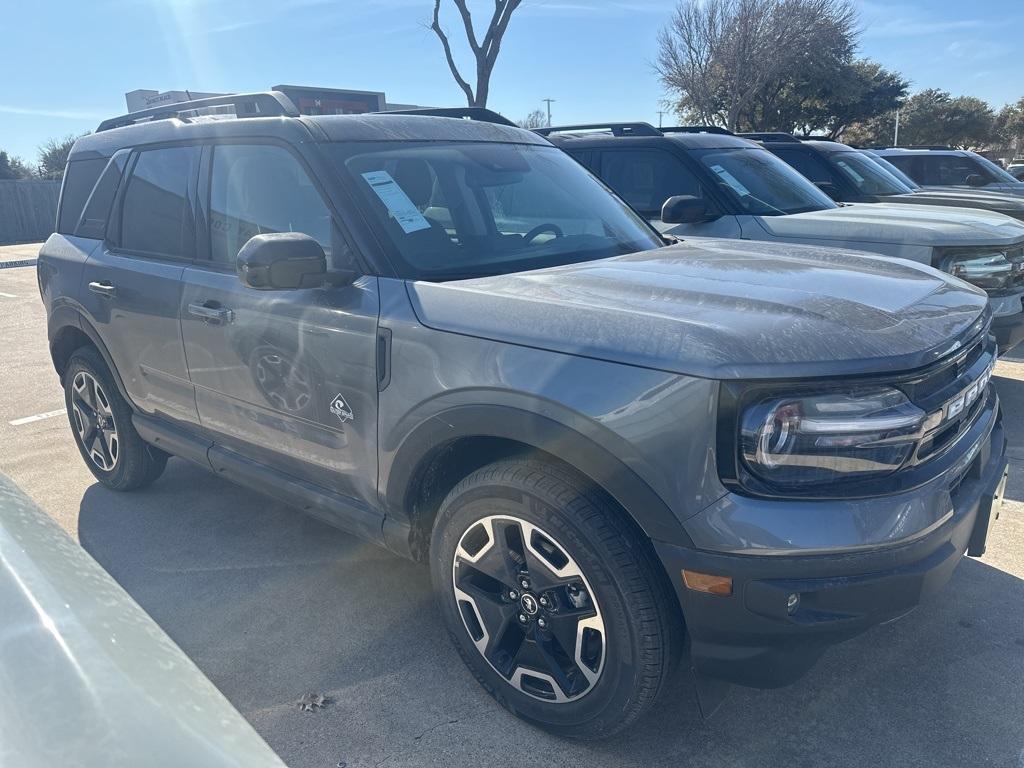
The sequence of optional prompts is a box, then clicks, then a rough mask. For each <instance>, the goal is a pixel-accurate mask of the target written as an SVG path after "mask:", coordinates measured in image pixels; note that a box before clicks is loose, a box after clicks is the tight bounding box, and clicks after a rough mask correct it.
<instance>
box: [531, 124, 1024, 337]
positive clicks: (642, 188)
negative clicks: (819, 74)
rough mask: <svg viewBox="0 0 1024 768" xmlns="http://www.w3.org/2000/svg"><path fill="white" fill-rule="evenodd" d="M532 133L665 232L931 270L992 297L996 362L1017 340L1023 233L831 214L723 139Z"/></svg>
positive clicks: (894, 214) (807, 189) (1023, 313)
mask: <svg viewBox="0 0 1024 768" xmlns="http://www.w3.org/2000/svg"><path fill="white" fill-rule="evenodd" d="M538 133H541V134H543V135H545V136H547V137H548V138H549V139H550V140H551V141H552V142H553V143H554V144H555V146H558V147H561V148H562V149H564V150H565V151H566V152H568V153H569V154H570V155H572V156H573V157H574V158H576V159H577V160H579V161H580V162H581V163H583V164H584V165H585V166H586V167H587V168H589V169H590V170H591V171H593V172H594V173H595V174H597V175H598V176H600V177H601V179H602V180H604V182H605V183H606V184H608V186H610V187H611V188H612V189H613V190H615V191H616V192H617V193H618V194H619V195H621V196H622V197H623V198H624V199H625V200H626V202H628V203H629V204H630V205H632V206H633V208H635V209H636V210H637V211H638V212H639V213H641V214H642V215H644V216H645V217H647V218H648V219H649V220H650V221H651V222H652V223H653V224H654V225H655V226H656V227H657V228H658V229H659V230H661V231H662V232H666V233H669V234H672V235H685V236H693V235H699V236H704V237H728V238H736V239H742V240H762V241H772V242H786V243H802V244H808V245H821V246H831V247H836V248H855V249H858V250H862V251H870V252H872V253H878V254H882V255H884V256H890V257H892V256H895V257H898V258H903V259H910V260H912V261H918V262H921V263H922V264H930V265H932V266H934V267H938V268H939V269H942V270H945V271H947V272H950V273H952V274H954V275H956V276H957V277H960V278H962V279H964V280H967V281H968V282H972V283H974V284H975V285H977V286H978V287H980V288H983V289H985V290H986V291H987V292H988V295H989V298H990V300H991V303H992V311H993V315H994V318H995V319H994V323H993V332H994V333H995V334H996V338H997V339H998V341H999V348H1000V350H1001V351H1003V352H1005V351H1007V350H1009V349H1011V348H1013V347H1014V346H1016V345H1017V344H1018V343H1020V341H1021V340H1022V339H1024V305H1022V303H1021V298H1022V296H1024V222H1020V221H1016V220H1014V219H1011V218H1009V217H1007V216H1003V215H1002V214H999V213H992V212H989V211H982V210H976V209H967V208H939V207H936V206H916V205H915V206H912V205H895V204H888V203H874V204H871V205H863V204H854V205H848V204H840V203H836V202H834V201H833V200H832V199H831V198H830V197H829V196H828V195H827V194H826V193H825V192H823V191H822V190H821V189H819V188H818V187H816V186H815V185H814V184H812V183H811V182H810V181H808V179H807V178H805V177H804V176H803V175H801V174H800V173H798V172H797V171H796V170H794V169H793V168H792V167H790V166H789V165H787V164H786V163H785V162H783V161H781V160H780V159H779V158H777V157H775V155H773V154H772V153H771V152H769V151H767V150H766V149H764V147H762V146H761V145H760V144H757V143H755V142H753V141H749V140H747V139H744V138H740V137H738V136H735V135H733V134H732V133H730V132H729V131H727V130H725V129H722V128H713V127H708V126H695V127H678V128H661V129H658V128H654V127H653V126H651V125H648V124H647V123H615V124H611V125H609V124H595V125H582V126H561V127H555V128H542V129H539V130H538ZM670 197H671V198H674V199H673V201H672V203H671V205H666V204H665V203H666V200H668V198H670Z"/></svg>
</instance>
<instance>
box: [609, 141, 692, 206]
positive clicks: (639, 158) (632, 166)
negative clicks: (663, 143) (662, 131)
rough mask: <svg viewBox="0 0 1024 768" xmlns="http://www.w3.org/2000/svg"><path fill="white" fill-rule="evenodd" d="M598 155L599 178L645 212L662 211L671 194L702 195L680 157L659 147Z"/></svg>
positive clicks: (615, 151) (621, 150)
mask: <svg viewBox="0 0 1024 768" xmlns="http://www.w3.org/2000/svg"><path fill="white" fill-rule="evenodd" d="M601 154H602V158H601V178H602V179H604V181H605V183H606V184H607V185H608V186H609V187H611V188H612V189H614V190H615V191H616V192H617V193H618V194H619V196H620V197H622V198H623V199H624V200H625V201H626V202H627V203H629V204H630V205H631V206H633V207H634V208H636V210H638V211H639V212H640V213H642V214H644V215H646V216H659V215H661V206H662V205H664V203H665V201H666V200H668V199H669V198H670V197H672V196H673V195H693V196H694V197H704V189H703V187H701V184H700V181H698V179H697V177H696V176H695V175H694V174H693V173H692V172H691V171H690V169H689V168H687V167H686V166H685V165H684V164H683V161H682V160H680V159H679V158H678V157H676V156H675V155H673V154H670V153H668V152H663V151H661V150H659V149H613V150H607V151H605V152H603V153H601Z"/></svg>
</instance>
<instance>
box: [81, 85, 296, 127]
mask: <svg viewBox="0 0 1024 768" xmlns="http://www.w3.org/2000/svg"><path fill="white" fill-rule="evenodd" d="M230 106H233V107H234V108H235V114H236V115H237V116H238V117H281V116H284V117H298V116H299V110H297V109H296V108H295V105H294V104H293V103H292V101H291V99H289V98H288V97H287V96H285V95H284V94H283V93H280V92H279V91H264V92H261V93H232V94H229V95H227V96H211V97H210V98H207V99H195V100H194V101H181V102H178V103H176V104H161V105H160V106H159V107H150V108H149V109H140V110H139V111H138V112H129V113H128V114H127V115H120V116H119V117H111V118H109V119H107V120H104V121H103V122H102V123H100V124H99V127H98V128H97V129H96V132H97V133H99V132H101V131H109V130H110V129H111V128H122V127H124V126H126V125H134V124H135V123H140V122H143V121H153V120H167V119H169V118H173V117H181V116H182V115H183V114H184V113H186V112H192V111H195V110H199V109H207V108H210V107H230Z"/></svg>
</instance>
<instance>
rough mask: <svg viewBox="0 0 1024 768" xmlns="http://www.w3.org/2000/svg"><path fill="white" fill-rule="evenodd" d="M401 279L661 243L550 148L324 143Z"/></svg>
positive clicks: (512, 267)
mask: <svg viewBox="0 0 1024 768" xmlns="http://www.w3.org/2000/svg"><path fill="white" fill-rule="evenodd" d="M334 146H335V149H334V151H335V152H336V156H337V157H338V165H339V168H340V170H341V171H342V173H344V174H345V175H346V176H347V177H348V179H349V180H350V183H351V184H352V185H354V186H355V188H357V189H358V190H359V192H360V194H361V202H362V205H363V207H364V209H365V211H366V212H367V218H369V219H371V221H372V222H373V223H374V224H375V225H376V227H377V229H378V232H379V233H380V236H381V239H382V240H384V241H385V242H388V243H390V245H391V246H392V252H393V255H394V257H395V258H396V259H397V262H398V264H397V266H399V268H400V271H401V273H402V276H403V277H421V278H426V279H434V280H444V279H456V278H460V277H471V276H477V275H494V274H505V273H508V272H516V271H520V270H524V269H540V268H542V267H548V266H555V265H558V264H572V263H576V262H582V261H591V260H594V259H600V258H606V257H609V256H618V255H621V254H625V253H633V252H636V251H643V250H649V249H651V248H658V247H660V246H661V245H663V244H664V243H663V242H662V240H661V239H660V238H659V237H658V235H657V233H656V232H654V231H653V230H652V229H651V228H650V227H649V226H648V225H647V224H646V223H645V222H644V221H643V220H642V219H640V218H639V217H637V216H636V215H635V214H634V213H633V212H632V211H630V210H629V209H628V208H627V207H626V206H624V205H623V204H622V202H621V201H620V200H618V199H617V198H616V197H615V196H614V195H612V194H609V192H608V191H607V190H606V189H605V188H604V187H603V186H602V185H601V184H600V183H599V182H598V181H597V180H596V179H595V178H594V177H593V176H591V175H590V173H588V172H587V170H586V169H585V168H583V167H582V166H580V165H579V163H577V162H576V161H575V160H573V159H572V158H571V157H569V156H568V155H566V154H565V153H563V152H561V151H560V150H558V149H555V148H554V147H550V146H538V145H523V144H503V143H490V142H479V143H459V142H450V143H448V142H446V143H442V142H411V141H410V142H398V141H392V142H384V143H380V144H360V143H351V144H337V145H334Z"/></svg>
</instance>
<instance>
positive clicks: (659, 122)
mask: <svg viewBox="0 0 1024 768" xmlns="http://www.w3.org/2000/svg"><path fill="white" fill-rule="evenodd" d="M664 114H665V113H664V112H662V111H661V110H660V109H659V110H658V127H659V128H661V116H662V115H664Z"/></svg>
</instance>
